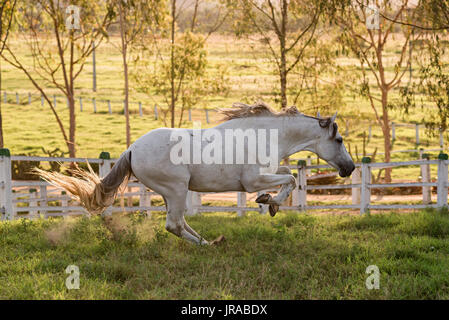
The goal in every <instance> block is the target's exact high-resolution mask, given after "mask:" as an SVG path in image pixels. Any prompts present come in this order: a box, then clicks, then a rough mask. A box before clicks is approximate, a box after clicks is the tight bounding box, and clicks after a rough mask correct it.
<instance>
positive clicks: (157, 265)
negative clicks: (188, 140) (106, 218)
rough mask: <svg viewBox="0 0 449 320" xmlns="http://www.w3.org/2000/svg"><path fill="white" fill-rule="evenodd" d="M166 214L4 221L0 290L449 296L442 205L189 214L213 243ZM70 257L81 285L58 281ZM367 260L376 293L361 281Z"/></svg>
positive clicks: (25, 293) (23, 294) (64, 295)
mask: <svg viewBox="0 0 449 320" xmlns="http://www.w3.org/2000/svg"><path fill="white" fill-rule="evenodd" d="M164 218H165V216H164V215H163V214H154V215H153V216H152V218H147V219H143V218H142V217H141V216H139V215H137V214H135V215H132V216H130V217H128V218H126V219H125V218H117V219H114V221H116V223H114V224H110V223H109V224H107V225H106V224H105V223H104V222H103V221H102V220H101V219H100V218H91V219H88V218H77V219H73V220H65V222H63V221H64V220H60V219H50V220H35V221H28V220H18V221H13V222H2V223H1V224H0V298H2V299H12V298H16V299H448V298H449V256H448V255H447V252H448V250H449V241H448V240H449V214H448V212H438V211H433V210H428V211H421V212H414V213H407V214H398V213H387V214H373V215H366V216H363V217H360V216H358V215H322V216H313V215H308V214H288V213H280V214H278V215H277V216H276V217H275V218H270V217H268V216H260V215H259V214H255V213H252V214H249V215H248V216H246V217H237V216H235V215H231V214H220V213H216V214H205V215H203V216H196V217H189V218H188V222H189V224H190V225H191V226H192V227H193V228H194V229H196V230H197V231H198V232H200V233H201V234H202V235H203V236H204V237H206V238H207V239H213V238H215V237H217V236H218V235H220V234H224V235H225V236H226V241H225V242H224V243H223V244H222V245H220V246H217V247H198V246H195V245H191V244H189V243H187V242H185V241H182V240H180V239H178V238H176V237H174V236H172V235H171V234H168V233H167V232H166V231H164V229H163V225H164ZM106 226H107V227H106ZM111 230H112V231H111ZM118 230H121V231H118ZM71 264H74V265H77V266H79V268H80V289H79V290H67V289H66V288H65V279H66V277H67V276H68V275H67V274H65V272H64V271H65V269H66V267H67V266H68V265H71ZM369 265H377V266H378V267H379V269H380V289H379V290H367V289H366V287H365V280H366V278H367V277H368V275H367V274H366V273H365V270H366V268H367V267H368V266H369Z"/></svg>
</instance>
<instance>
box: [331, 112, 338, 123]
mask: <svg viewBox="0 0 449 320" xmlns="http://www.w3.org/2000/svg"><path fill="white" fill-rule="evenodd" d="M335 119H337V112H335V114H334V115H333V116H332V118H331V122H335Z"/></svg>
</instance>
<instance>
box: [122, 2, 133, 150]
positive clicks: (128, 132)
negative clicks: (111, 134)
mask: <svg viewBox="0 0 449 320" xmlns="http://www.w3.org/2000/svg"><path fill="white" fill-rule="evenodd" d="M119 3H120V4H119V11H120V37H121V40H122V59H123V73H124V75H125V105H124V114H125V122H126V147H127V148H129V146H130V145H131V126H130V124H129V80H128V62H127V51H128V45H127V41H126V39H125V38H126V33H125V21H124V15H123V7H122V3H121V1H119Z"/></svg>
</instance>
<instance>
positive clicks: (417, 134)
mask: <svg viewBox="0 0 449 320" xmlns="http://www.w3.org/2000/svg"><path fill="white" fill-rule="evenodd" d="M415 131H416V133H415V135H416V145H419V124H418V123H417V124H416V125H415Z"/></svg>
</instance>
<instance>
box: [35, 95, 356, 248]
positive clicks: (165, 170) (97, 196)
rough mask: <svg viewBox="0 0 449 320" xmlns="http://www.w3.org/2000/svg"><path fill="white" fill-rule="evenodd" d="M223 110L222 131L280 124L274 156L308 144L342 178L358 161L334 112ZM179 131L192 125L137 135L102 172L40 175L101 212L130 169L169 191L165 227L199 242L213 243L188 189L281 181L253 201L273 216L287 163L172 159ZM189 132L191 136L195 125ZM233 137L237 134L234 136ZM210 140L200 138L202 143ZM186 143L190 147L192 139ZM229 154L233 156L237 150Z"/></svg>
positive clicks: (250, 188) (288, 186)
mask: <svg viewBox="0 0 449 320" xmlns="http://www.w3.org/2000/svg"><path fill="white" fill-rule="evenodd" d="M222 112H223V113H224V114H225V116H226V119H227V121H225V122H223V123H221V124H220V125H218V126H216V127H214V128H213V129H214V130H215V132H222V133H223V135H225V131H226V130H227V129H233V130H236V129H242V130H247V129H249V128H251V129H254V130H260V129H262V130H270V129H275V130H277V133H278V137H277V138H278V139H277V140H278V142H277V145H276V146H272V145H270V143H267V144H266V146H267V148H268V149H269V150H271V151H276V152H277V154H275V156H276V157H275V158H276V159H285V158H287V157H288V156H290V155H292V154H294V153H296V152H299V151H301V150H307V151H311V152H314V153H316V154H317V155H318V156H319V157H320V158H322V159H324V160H325V161H327V162H328V163H329V164H330V165H331V166H332V167H334V168H336V169H337V170H339V174H340V175H341V176H342V177H347V176H349V175H350V174H351V173H352V171H353V170H354V168H355V166H354V163H353V161H352V159H351V157H350V155H349V154H348V152H347V150H346V148H345V146H344V144H343V139H342V137H341V135H340V134H339V133H338V127H337V125H336V123H335V118H336V114H335V115H334V116H333V117H331V118H320V117H319V114H318V117H311V116H306V115H303V114H301V113H300V112H298V111H297V109H296V108H295V107H291V108H289V109H287V110H286V111H283V112H280V113H275V112H273V111H272V110H270V109H269V108H268V107H267V106H266V105H264V104H261V103H259V104H256V105H252V106H249V105H245V104H234V106H233V108H232V109H224V110H222ZM179 130H187V129H169V128H159V129H155V130H152V131H150V132H148V133H147V134H145V135H144V136H142V137H140V138H139V139H138V140H137V141H136V142H134V143H133V144H132V145H131V146H130V147H129V148H128V150H126V151H125V152H124V153H123V154H122V155H121V156H120V158H119V160H118V161H117V162H116V163H115V165H114V166H113V168H112V170H111V172H110V173H109V174H108V175H107V176H106V177H104V178H103V179H100V178H99V177H98V176H97V175H96V174H94V173H93V172H92V171H91V172H85V171H82V170H77V171H76V175H75V176H76V177H68V176H65V175H62V174H59V173H49V172H45V171H39V174H40V175H41V176H42V178H44V179H45V180H47V181H48V182H50V183H52V184H53V185H56V186H58V187H62V188H64V189H65V190H67V191H68V192H69V193H70V194H72V195H73V196H74V197H75V198H76V199H77V200H79V201H80V202H81V204H82V205H83V206H84V207H85V208H86V209H87V210H88V211H89V212H92V213H101V212H103V211H104V210H105V209H106V208H107V207H108V206H110V205H112V204H113V202H114V199H115V197H116V195H117V190H118V188H119V187H120V185H121V184H122V182H123V181H124V180H125V181H127V178H129V177H130V175H131V174H133V175H134V176H135V177H136V178H137V179H138V180H139V181H140V182H141V183H143V184H144V185H145V186H147V187H148V188H150V189H151V190H154V191H155V192H157V193H159V194H161V195H162V197H163V198H164V201H165V204H166V207H167V218H166V229H167V230H168V231H169V232H171V233H173V234H175V235H176V236H178V237H182V238H184V239H187V240H189V241H191V242H193V243H196V244H208V242H207V241H206V240H204V239H203V238H202V237H201V236H200V235H199V234H198V233H197V232H196V231H195V230H193V229H192V228H191V227H190V226H189V225H188V224H187V222H186V221H185V219H184V214H185V212H186V210H187V206H186V198H187V192H188V190H192V191H198V192H224V191H243V192H257V191H261V190H266V189H270V188H273V187H276V186H278V185H281V190H280V191H279V193H278V195H277V196H276V197H274V198H272V197H271V196H270V195H268V194H264V195H261V196H259V197H258V199H257V200H256V202H258V203H265V204H269V205H270V213H271V215H272V216H273V215H274V214H275V213H276V211H277V210H278V208H279V205H280V204H281V203H282V202H283V201H284V200H285V199H286V198H287V197H288V195H289V193H290V192H291V191H292V190H293V189H294V188H295V185H296V182H295V178H294V176H293V175H292V174H291V172H290V170H289V169H288V167H279V168H277V165H278V163H276V164H275V166H274V169H273V166H271V167H270V166H267V165H262V164H261V163H260V161H258V162H257V163H243V164H229V163H226V164H222V163H218V164H217V163H212V164H206V163H199V164H198V163H197V164H189V163H179V164H174V163H173V159H171V158H170V157H171V150H172V149H173V148H174V147H175V146H176V145H177V144H178V143H179V142H178V141H175V140H174V139H173V135H174V133H175V134H179V133H180V132H179ZM242 130H240V132H242ZM202 131H204V130H202ZM185 132H188V133H189V134H190V135H191V136H193V130H187V131H185ZM236 138H237V137H236V136H234V140H235V139H236ZM248 141H249V139H248ZM209 143H211V141H210V140H208V139H202V141H201V146H202V148H205V147H206V146H207V145H208V144H209ZM189 145H190V146H192V145H193V142H192V143H190V144H189ZM219 145H220V144H219ZM220 146H221V145H220ZM248 146H249V142H245V144H244V151H245V152H248ZM258 147H260V146H258ZM222 148H223V150H221V151H222V153H223V155H224V153H225V152H227V151H228V150H226V148H225V147H224V146H222ZM215 152H216V151H215ZM172 156H173V154H172ZM192 156H193V155H192ZM189 157H190V156H189ZM248 158H250V155H248ZM232 159H235V157H234V156H232ZM270 170H271V172H270Z"/></svg>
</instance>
